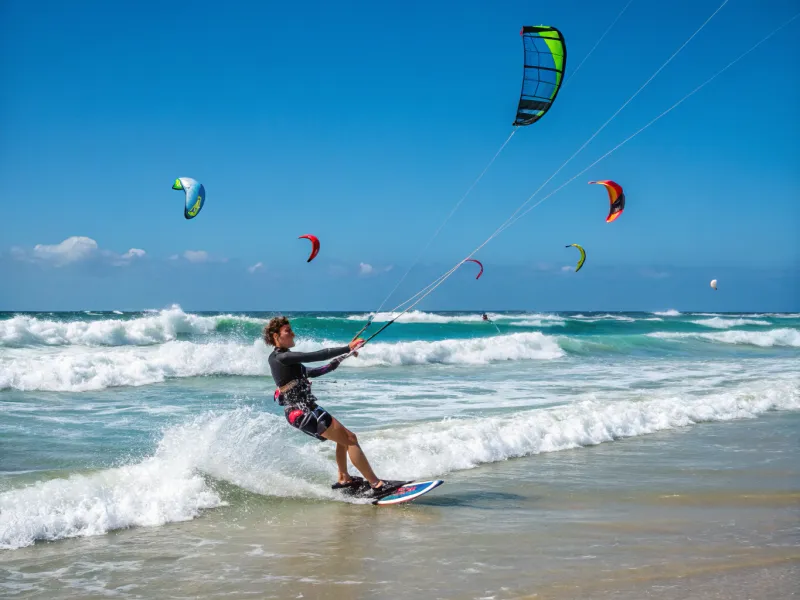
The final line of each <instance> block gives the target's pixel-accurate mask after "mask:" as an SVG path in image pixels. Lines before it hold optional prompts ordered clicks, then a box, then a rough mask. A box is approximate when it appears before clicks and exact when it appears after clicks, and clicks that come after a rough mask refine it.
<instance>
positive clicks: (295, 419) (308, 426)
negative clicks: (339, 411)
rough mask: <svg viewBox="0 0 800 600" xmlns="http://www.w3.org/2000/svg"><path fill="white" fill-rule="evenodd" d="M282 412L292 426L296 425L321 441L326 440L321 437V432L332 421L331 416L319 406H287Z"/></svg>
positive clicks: (323, 431)
mask: <svg viewBox="0 0 800 600" xmlns="http://www.w3.org/2000/svg"><path fill="white" fill-rule="evenodd" d="M284 412H285V414H286V420H287V421H289V425H291V426H292V427H296V428H297V429H299V430H300V431H302V432H303V433H306V434H308V435H310V436H311V437H315V438H317V439H318V440H319V441H321V442H326V441H328V440H326V439H325V438H324V437H322V434H323V433H325V430H327V429H328V427H330V426H331V423H333V417H332V416H331V415H330V414H329V413H328V411H327V410H325V409H324V408H322V407H321V406H317V407H316V408H301V407H294V408H289V407H287V408H286V410H285V411H284Z"/></svg>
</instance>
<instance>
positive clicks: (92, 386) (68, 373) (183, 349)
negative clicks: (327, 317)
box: [0, 340, 269, 392]
mask: <svg viewBox="0 0 800 600" xmlns="http://www.w3.org/2000/svg"><path fill="white" fill-rule="evenodd" d="M268 355H269V351H268V349H267V348H266V346H265V345H264V343H263V342H262V341H260V340H258V341H255V342H253V343H252V344H250V345H242V344H236V343H233V342H212V343H207V344H196V343H193V342H184V341H173V342H167V343H165V344H161V345H158V346H127V347H125V346H122V347H112V348H106V349H102V350H100V349H92V348H82V347H70V348H62V349H60V350H57V351H54V350H53V349H38V348H25V349H12V350H6V351H5V352H4V353H3V354H2V356H0V390H4V389H16V390H24V391H32V390H46V391H71V392H85V391H89V390H100V389H103V388H108V387H118V386H140V385H148V384H152V383H159V382H162V381H165V380H166V379H170V378H176V377H197V376H202V375H267V374H269V366H268V364H267V357H268Z"/></svg>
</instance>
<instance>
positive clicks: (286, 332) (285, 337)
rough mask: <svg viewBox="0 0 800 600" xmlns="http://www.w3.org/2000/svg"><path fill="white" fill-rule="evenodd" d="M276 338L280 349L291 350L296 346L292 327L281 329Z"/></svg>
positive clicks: (286, 326)
mask: <svg viewBox="0 0 800 600" xmlns="http://www.w3.org/2000/svg"><path fill="white" fill-rule="evenodd" d="M275 337H276V341H277V342H278V343H277V346H278V347H279V348H291V347H292V346H294V331H292V326H291V325H284V326H283V327H281V332H280V333H279V334H278V335H277V336H275Z"/></svg>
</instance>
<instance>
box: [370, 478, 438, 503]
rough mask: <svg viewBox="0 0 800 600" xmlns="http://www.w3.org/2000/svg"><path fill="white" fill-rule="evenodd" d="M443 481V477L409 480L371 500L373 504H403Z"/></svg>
mask: <svg viewBox="0 0 800 600" xmlns="http://www.w3.org/2000/svg"><path fill="white" fill-rule="evenodd" d="M443 483H444V480H443V479H434V480H432V481H411V482H409V483H404V484H403V485H402V486H401V487H399V488H397V489H396V490H394V491H393V492H390V493H389V495H387V496H381V497H380V498H376V499H375V500H373V501H372V503H373V504H403V503H404V502H411V501H412V500H415V499H416V498H419V497H420V496H422V495H424V494H427V493H428V492H430V491H431V490H433V489H435V488H437V487H439V486H440V485H442V484H443Z"/></svg>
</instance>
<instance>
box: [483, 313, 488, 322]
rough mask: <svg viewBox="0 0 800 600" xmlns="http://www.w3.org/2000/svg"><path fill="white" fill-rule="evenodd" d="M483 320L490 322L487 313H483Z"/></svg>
mask: <svg viewBox="0 0 800 600" xmlns="http://www.w3.org/2000/svg"><path fill="white" fill-rule="evenodd" d="M483 320H484V321H488V320H489V316H488V315H487V314H486V313H483Z"/></svg>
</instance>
